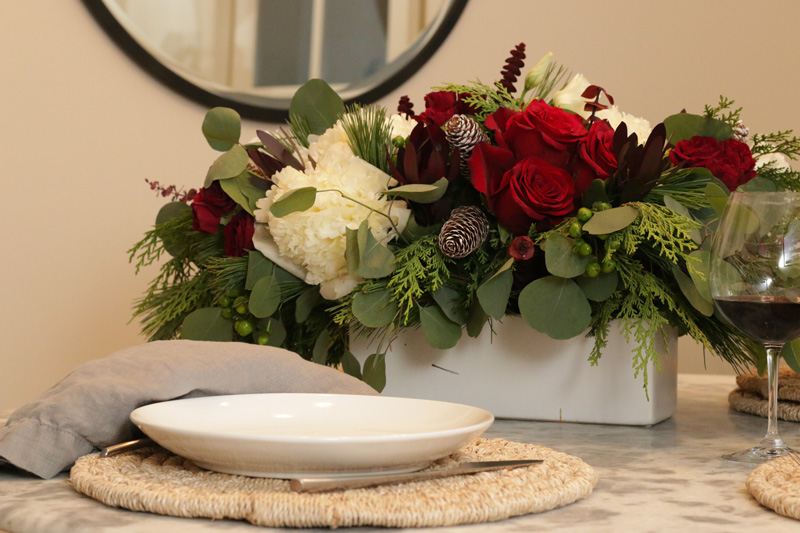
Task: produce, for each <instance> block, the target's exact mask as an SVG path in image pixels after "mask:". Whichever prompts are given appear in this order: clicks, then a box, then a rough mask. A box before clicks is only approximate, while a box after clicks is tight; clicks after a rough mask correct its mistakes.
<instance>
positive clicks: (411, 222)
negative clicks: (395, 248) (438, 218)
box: [401, 213, 442, 242]
mask: <svg viewBox="0 0 800 533" xmlns="http://www.w3.org/2000/svg"><path fill="white" fill-rule="evenodd" d="M441 227H442V226H441V224H434V225H433V226H420V225H419V224H417V219H416V218H415V217H414V213H411V216H410V217H408V222H406V227H405V228H403V231H402V233H401V236H402V238H403V240H405V241H406V242H411V241H416V240H417V239H419V238H421V237H425V236H426V235H433V234H435V233H439V230H440V229H441Z"/></svg>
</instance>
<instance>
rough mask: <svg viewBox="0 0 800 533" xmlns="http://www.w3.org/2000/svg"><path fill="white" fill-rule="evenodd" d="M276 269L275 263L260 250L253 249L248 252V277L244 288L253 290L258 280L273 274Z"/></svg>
mask: <svg viewBox="0 0 800 533" xmlns="http://www.w3.org/2000/svg"><path fill="white" fill-rule="evenodd" d="M274 271H275V263H273V262H272V261H270V260H269V259H267V258H266V257H264V254H262V253H261V252H259V251H258V250H251V251H250V253H249V254H247V278H246V280H245V283H244V288H245V289H247V290H248V291H250V290H253V287H255V286H256V282H258V280H260V279H261V278H263V277H265V276H271V275H272V273H273V272H274Z"/></svg>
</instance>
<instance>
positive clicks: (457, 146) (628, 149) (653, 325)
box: [130, 44, 800, 390]
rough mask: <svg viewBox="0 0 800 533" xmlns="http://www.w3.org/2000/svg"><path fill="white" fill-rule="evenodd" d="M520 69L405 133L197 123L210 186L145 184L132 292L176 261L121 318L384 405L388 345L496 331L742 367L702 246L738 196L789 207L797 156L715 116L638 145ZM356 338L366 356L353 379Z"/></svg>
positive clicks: (306, 110) (576, 83)
mask: <svg viewBox="0 0 800 533" xmlns="http://www.w3.org/2000/svg"><path fill="white" fill-rule="evenodd" d="M524 61H525V45H524V44H520V45H518V46H516V47H515V48H514V49H513V50H512V52H511V56H510V57H509V58H508V60H507V61H506V65H505V68H504V69H503V71H502V78H501V79H500V80H499V81H497V82H496V83H494V84H491V85H487V84H483V83H480V82H471V83H468V84H446V85H443V86H441V87H436V88H435V89H434V90H433V91H432V92H430V93H429V94H427V95H426V96H425V99H424V102H425V107H424V110H422V111H421V112H420V113H418V114H417V112H416V111H415V110H414V105H413V104H412V102H411V100H410V99H409V98H408V97H403V98H402V99H401V100H400V102H399V104H398V109H397V112H396V113H389V112H387V111H386V110H385V109H382V108H379V107H374V106H367V107H359V106H351V107H347V106H345V105H344V103H343V102H342V100H341V98H340V97H339V96H338V95H337V94H336V93H335V92H334V91H333V90H331V88H330V87H329V86H328V85H327V84H325V83H324V82H323V81H321V80H312V81H310V82H309V83H307V84H306V85H304V86H303V87H301V88H300V89H299V90H298V91H297V93H296V95H295V96H294V99H293V100H292V103H291V108H290V120H289V123H288V125H287V126H285V127H282V128H280V129H279V130H278V131H275V132H272V133H267V132H264V131H258V132H257V137H256V138H254V139H253V140H252V141H249V142H244V143H243V142H241V141H240V136H241V125H240V119H239V116H238V114H236V112H235V111H233V110H230V109H225V108H216V109H212V110H211V111H209V113H208V114H207V115H206V118H205V120H204V122H203V133H204V134H205V136H206V138H207V140H208V142H209V144H210V145H211V147H212V148H214V149H216V150H219V151H221V152H223V153H222V154H221V155H220V156H219V158H218V159H217V160H216V161H215V162H214V163H213V164H212V165H211V167H210V169H209V171H208V174H207V176H206V178H205V182H204V183H203V187H202V188H200V189H199V190H198V191H195V190H194V189H191V190H189V191H186V192H183V190H182V189H177V188H176V187H175V186H169V187H164V186H162V185H161V184H159V183H158V182H150V185H151V187H152V188H153V189H156V190H158V191H159V192H160V193H161V194H162V195H163V196H165V197H171V199H172V200H173V201H172V202H170V203H168V204H167V205H165V206H164V207H163V208H162V209H161V211H160V212H159V214H158V217H157V219H156V225H155V227H154V228H153V229H152V230H150V231H149V232H148V233H147V234H146V236H145V238H144V239H143V240H142V241H141V242H139V243H138V244H136V245H135V246H134V247H133V248H132V250H131V251H130V254H131V259H132V261H135V262H136V265H137V272H138V269H139V268H140V267H142V266H146V265H149V264H152V263H154V262H157V261H159V260H161V259H162V254H163V252H166V253H167V254H168V255H169V257H168V258H165V260H163V261H161V264H160V273H159V274H158V276H157V277H156V278H155V279H154V280H153V281H152V283H151V285H150V287H149V289H148V291H147V293H146V295H145V296H144V297H143V298H142V299H141V300H140V301H139V302H138V304H137V307H136V310H135V316H137V317H139V318H140V319H141V320H142V323H143V330H144V333H145V334H146V335H147V336H148V337H149V338H150V339H169V338H175V337H181V338H188V339H205V340H221V341H239V342H252V343H258V344H267V345H273V346H282V347H285V348H288V349H290V350H293V351H295V352H297V353H298V354H300V355H301V356H303V357H304V358H306V359H309V360H313V361H315V362H318V363H321V364H327V365H341V367H342V368H343V370H344V371H345V372H348V373H350V374H352V375H355V376H358V377H360V378H362V379H364V380H365V381H367V382H368V383H370V384H371V385H372V386H373V387H375V388H376V389H378V390H381V389H382V388H383V386H384V384H385V381H386V376H385V356H386V353H387V350H388V349H389V347H390V345H391V342H392V340H393V339H395V338H396V336H397V335H398V333H399V332H401V331H403V330H406V329H410V328H419V329H421V331H422V334H423V335H424V336H425V339H426V340H427V341H428V343H429V344H430V345H431V346H432V347H433V348H436V349H446V348H450V347H453V346H455V345H456V344H457V343H458V341H459V339H460V338H461V336H462V335H469V336H473V337H477V336H478V335H491V334H492V323H493V321H499V320H503V318H504V317H506V316H510V315H519V316H521V317H522V319H524V321H525V322H526V323H527V324H528V325H529V326H530V327H532V328H534V329H536V330H538V331H540V332H543V333H545V334H547V335H549V336H551V337H553V338H556V339H568V338H572V337H575V336H578V335H586V334H587V333H588V335H590V336H593V337H594V339H595V342H594V350H593V351H592V353H590V354H587V358H588V360H589V361H590V362H592V363H596V362H597V361H598V359H599V358H600V357H601V356H602V353H603V348H604V346H605V344H606V338H607V333H608V330H609V324H610V322H611V321H612V320H620V321H622V324H623V327H624V331H625V333H626V335H627V336H629V337H630V338H631V339H633V341H634V342H635V343H636V345H637V346H638V348H637V349H636V350H635V352H634V357H633V360H632V361H631V364H632V367H633V369H634V372H635V373H638V372H642V371H644V372H646V366H647V364H648V363H649V362H651V361H657V360H658V357H659V354H658V353H657V351H656V349H655V347H654V339H655V338H656V336H657V335H661V334H663V331H664V328H665V327H668V326H669V327H674V328H676V329H677V330H678V331H679V333H680V334H688V335H690V336H691V337H692V338H694V339H696V340H697V341H698V342H699V343H701V344H702V345H703V346H704V347H705V348H707V349H708V350H709V351H711V352H714V353H716V354H718V355H719V356H720V357H723V358H724V359H726V360H727V361H729V362H730V363H731V364H732V365H734V366H736V367H738V366H740V365H743V364H746V363H749V362H752V361H755V360H757V359H758V354H759V348H758V347H757V346H755V345H754V344H752V343H751V342H750V341H749V340H748V339H747V338H746V337H743V336H742V335H741V334H740V333H738V331H737V330H736V329H735V328H733V327H732V326H730V325H729V324H728V323H727V322H726V321H725V320H724V319H722V318H721V317H720V316H718V315H716V314H715V313H714V311H713V306H712V303H711V299H710V295H709V291H708V287H707V284H706V275H705V273H706V271H707V268H708V259H709V253H708V248H709V244H710V242H709V239H708V236H709V235H710V233H711V232H713V230H714V226H715V222H716V219H717V218H718V217H719V215H720V213H721V209H722V207H723V206H724V204H725V201H726V198H727V196H728V195H729V194H730V192H731V191H733V190H736V189H737V188H746V189H750V190H776V189H777V190H782V189H791V190H797V189H798V187H800V180H798V173H797V172H795V171H793V170H792V169H791V168H790V167H789V165H787V164H786V159H785V157H788V158H790V159H795V158H796V156H797V155H798V154H800V140H798V138H796V137H794V136H792V135H791V131H784V132H778V133H775V134H768V135H760V134H753V135H749V133H748V131H747V129H746V128H745V127H744V126H743V124H742V122H741V120H740V119H741V109H737V108H734V107H733V102H732V101H729V100H727V99H725V98H721V99H720V102H719V103H718V104H717V105H714V106H706V108H705V109H704V110H703V112H702V113H700V114H690V113H686V112H679V113H676V114H674V115H672V116H669V117H667V118H666V119H664V120H663V121H662V122H660V123H658V124H657V125H655V126H652V127H651V125H650V123H649V122H648V121H646V120H644V119H642V118H637V117H635V116H633V115H630V114H628V113H626V112H624V111H622V110H621V109H620V108H619V107H617V106H616V105H614V99H613V97H612V96H611V95H610V94H608V93H607V92H606V90H605V89H604V88H602V87H600V86H597V85H592V84H590V83H589V82H588V81H587V80H586V79H585V78H584V77H583V76H581V75H575V76H571V75H570V74H569V73H568V72H567V71H566V70H565V69H564V68H563V67H561V66H558V65H556V63H555V62H554V61H553V60H552V57H551V55H550V54H548V55H547V56H545V57H544V58H543V59H542V60H541V61H539V62H538V63H537V64H536V65H535V66H534V68H532V69H531V70H530V71H529V73H528V74H527V75H526V76H525V77H524V78H523V79H518V78H519V77H521V74H522V68H524ZM518 86H519V87H518ZM518 93H519V94H518ZM353 336H367V337H369V338H370V339H371V341H372V344H371V346H372V347H373V350H374V353H373V355H371V356H370V357H369V358H368V359H367V360H366V362H365V363H364V365H363V366H362V365H360V363H359V362H358V361H357V360H356V358H355V357H354V356H353V354H352V353H351V352H350V350H349V342H350V339H351V338H352V337H353ZM787 360H789V361H790V363H792V364H793V365H795V366H796V361H795V359H794V357H793V352H792V350H791V348H789V349H788V350H787ZM389 379H391V376H390V377H389ZM646 381H647V378H646V375H645V384H646Z"/></svg>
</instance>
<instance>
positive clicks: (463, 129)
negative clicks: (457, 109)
mask: <svg viewBox="0 0 800 533" xmlns="http://www.w3.org/2000/svg"><path fill="white" fill-rule="evenodd" d="M444 128H445V134H446V135H447V142H448V143H450V148H458V149H459V151H460V152H461V163H460V165H459V166H460V168H461V174H462V175H464V176H466V177H469V165H468V164H467V161H468V160H469V156H470V155H472V149H473V148H475V145H476V144H478V143H479V142H489V138H488V137H486V134H485V133H483V130H482V129H481V127H480V125H479V124H478V123H477V122H475V121H474V120H473V119H471V118H470V117H468V116H466V115H453V117H452V118H451V119H450V120H448V121H447V123H446V124H445V125H444Z"/></svg>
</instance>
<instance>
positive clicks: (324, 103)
mask: <svg viewBox="0 0 800 533" xmlns="http://www.w3.org/2000/svg"><path fill="white" fill-rule="evenodd" d="M344 111H345V108H344V102H343V101H342V98H341V97H340V96H339V95H338V94H336V91H334V90H333V89H331V87H330V85H328V84H327V83H325V82H324V81H322V80H320V79H312V80H309V81H307V82H306V83H305V84H304V85H302V86H301V87H300V88H299V89H297V91H296V92H295V93H294V97H292V102H291V103H290V104H289V114H290V115H296V116H297V117H300V118H301V119H302V120H303V121H304V122H305V123H306V124H307V125H308V128H309V130H310V132H311V133H314V134H317V135H322V134H323V133H325V130H327V129H328V128H330V127H331V126H333V125H334V124H336V121H337V120H339V117H341V116H342V115H343V114H344Z"/></svg>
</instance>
